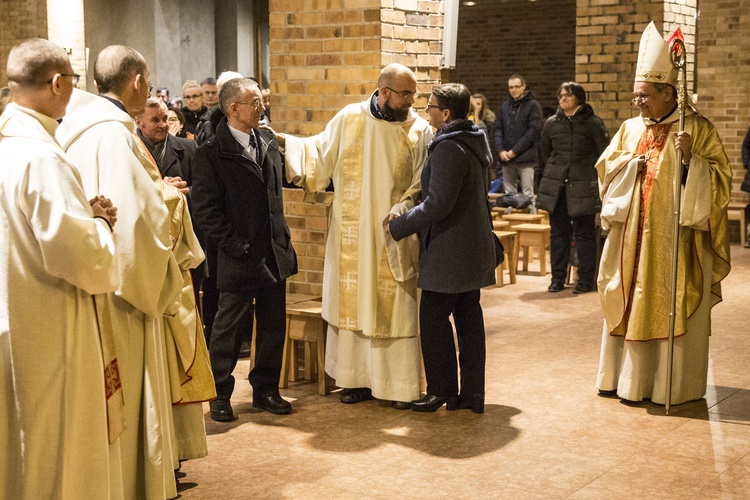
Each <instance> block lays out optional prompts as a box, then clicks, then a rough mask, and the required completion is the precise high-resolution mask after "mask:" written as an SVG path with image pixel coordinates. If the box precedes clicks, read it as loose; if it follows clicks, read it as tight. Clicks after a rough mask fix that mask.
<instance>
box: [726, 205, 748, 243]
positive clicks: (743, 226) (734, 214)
mask: <svg viewBox="0 0 750 500" xmlns="http://www.w3.org/2000/svg"><path fill="white" fill-rule="evenodd" d="M727 218H728V219H729V220H736V221H738V222H739V223H740V245H742V246H743V247H744V246H745V240H746V238H747V221H746V220H745V204H744V203H730V204H729V207H727Z"/></svg>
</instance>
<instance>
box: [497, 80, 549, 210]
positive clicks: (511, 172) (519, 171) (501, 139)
mask: <svg viewBox="0 0 750 500" xmlns="http://www.w3.org/2000/svg"><path fill="white" fill-rule="evenodd" d="M543 126H544V121H543V120H542V106H541V105H540V104H539V101H537V100H536V98H535V96H534V92H533V91H532V90H531V89H529V88H527V86H526V80H525V79H524V78H523V77H522V76H521V75H513V76H511V77H510V79H508V99H507V100H505V102H503V103H502V104H501V105H500V109H498V111H497V118H496V119H495V127H494V130H495V150H496V151H497V154H498V157H499V159H500V164H501V165H502V166H503V188H504V190H505V193H516V192H518V183H519V180H520V184H521V191H522V192H523V194H525V195H526V196H528V197H529V199H530V200H531V213H536V204H535V202H534V170H535V169H536V167H537V166H538V165H539V153H538V144H539V137H540V136H541V133H542V127H543ZM509 210H510V209H509Z"/></svg>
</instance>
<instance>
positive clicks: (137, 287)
mask: <svg viewBox="0 0 750 500" xmlns="http://www.w3.org/2000/svg"><path fill="white" fill-rule="evenodd" d="M94 80H95V81H96V83H97V88H98V90H99V93H100V95H99V96H96V95H93V94H89V93H87V92H83V91H78V90H77V91H75V92H74V93H73V96H72V98H71V101H70V107H69V109H68V114H67V116H66V117H65V120H64V121H63V124H62V125H61V126H60V128H59V129H58V132H57V137H58V140H59V141H60V143H61V145H62V146H63V148H64V149H65V150H66V152H67V153H68V154H69V155H70V156H71V158H73V160H74V161H75V163H76V167H77V168H78V169H79V170H80V172H81V178H82V179H83V186H84V190H85V191H86V193H92V192H99V191H102V192H107V193H110V192H111V198H112V200H113V202H114V203H115V205H117V206H118V210H119V213H118V217H119V222H118V225H117V228H116V229H115V243H116V245H117V252H118V258H119V262H120V279H121V284H120V288H119V289H118V290H117V292H116V293H114V294H110V295H109V296H108V299H109V303H110V306H111V307H110V310H111V318H112V326H113V329H114V331H115V332H116V337H115V338H116V340H117V350H118V353H121V356H122V358H123V359H122V360H121V366H120V369H121V372H122V378H123V388H124V391H125V408H126V414H125V421H126V424H127V428H126V430H125V432H124V433H123V435H122V436H121V439H120V450H119V454H120V456H121V458H122V475H121V476H122V477H121V478H118V477H114V476H113V477H112V482H113V483H114V484H117V483H118V482H119V483H121V485H122V491H123V496H124V497H125V498H146V499H152V498H162V499H163V498H173V497H175V496H177V487H176V483H175V478H174V470H175V469H177V468H179V464H178V463H177V454H176V449H177V448H176V444H175V442H174V440H175V434H174V428H173V425H172V422H173V419H172V396H171V393H170V387H169V380H168V372H167V362H166V359H167V358H166V346H165V338H164V325H163V319H162V316H163V315H164V314H165V313H166V314H176V313H177V311H178V310H179V297H180V294H181V292H182V289H183V277H182V270H181V269H180V266H179V264H178V263H177V261H176V259H175V256H174V254H173V252H172V245H173V241H172V238H171V237H170V231H169V229H170V228H169V223H170V220H169V211H168V210H167V206H166V204H165V202H164V198H163V196H162V189H161V185H162V184H163V181H162V179H161V174H160V173H159V170H158V169H157V167H156V166H155V165H154V163H153V161H152V159H151V157H150V154H149V153H148V150H147V149H146V147H145V146H144V145H143V143H142V142H141V141H140V139H139V138H138V136H137V135H136V134H135V133H134V132H135V124H134V122H133V120H132V117H133V116H138V115H139V114H141V113H143V110H144V108H145V105H146V99H147V98H148V94H149V83H148V68H147V66H146V62H145V60H144V59H143V56H141V54H139V53H138V52H137V51H135V50H133V49H131V48H129V47H125V46H121V45H113V46H109V47H107V48H105V49H104V50H102V52H100V53H99V55H98V56H97V58H96V61H95V63H94ZM113 453H116V451H115V450H113Z"/></svg>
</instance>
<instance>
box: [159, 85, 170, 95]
mask: <svg viewBox="0 0 750 500" xmlns="http://www.w3.org/2000/svg"><path fill="white" fill-rule="evenodd" d="M162 90H164V91H166V92H167V96H169V89H168V88H167V87H159V88H158V89H156V93H157V94H158V93H159V92H161V91H162Z"/></svg>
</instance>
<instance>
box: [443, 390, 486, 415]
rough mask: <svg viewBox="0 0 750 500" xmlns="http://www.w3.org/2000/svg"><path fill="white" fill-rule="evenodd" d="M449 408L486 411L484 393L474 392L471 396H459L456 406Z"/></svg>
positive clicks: (477, 411) (478, 411)
mask: <svg viewBox="0 0 750 500" xmlns="http://www.w3.org/2000/svg"><path fill="white" fill-rule="evenodd" d="M448 409H449V410H471V411H472V412H474V413H484V394H472V395H471V396H460V395H459V396H458V401H456V406H455V407H454V408H448Z"/></svg>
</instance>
